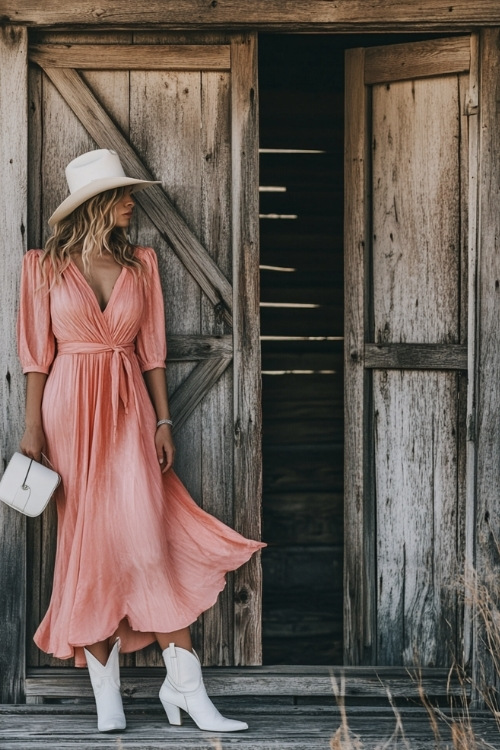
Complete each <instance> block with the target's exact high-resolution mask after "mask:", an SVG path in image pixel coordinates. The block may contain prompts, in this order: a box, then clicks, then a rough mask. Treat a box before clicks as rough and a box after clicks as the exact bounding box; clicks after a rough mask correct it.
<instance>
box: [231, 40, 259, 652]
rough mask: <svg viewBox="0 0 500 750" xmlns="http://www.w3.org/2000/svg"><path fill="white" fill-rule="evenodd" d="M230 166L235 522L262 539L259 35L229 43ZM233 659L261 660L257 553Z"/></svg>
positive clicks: (247, 578)
mask: <svg viewBox="0 0 500 750" xmlns="http://www.w3.org/2000/svg"><path fill="white" fill-rule="evenodd" d="M231 63H232V68H231V133H232V141H231V165H232V220H233V286H234V334H233V335H234V367H233V394H234V398H233V404H234V406H233V409H234V411H233V430H234V433H233V436H234V475H233V492H234V497H238V498H240V500H239V502H237V503H235V506H234V525H235V528H236V530H237V531H239V532H240V533H241V534H243V535H244V536H246V537H248V538H250V539H260V533H261V525H260V523H261V521H260V519H261V512H260V506H261V498H262V451H261V436H262V406H261V399H262V394H261V376H260V369H261V367H260V340H259V330H260V309H259V301H260V288H259V152H258V145H259V108H258V79H257V35H256V34H249V35H246V36H241V37H236V36H235V37H234V38H233V39H232V42H231ZM234 582H235V583H234V603H235V614H234V663H235V664H236V665H247V664H259V663H261V661H262V611H261V610H262V571H261V565H260V555H259V554H256V555H254V556H253V557H252V558H251V559H250V560H249V561H248V563H246V565H244V566H243V567H241V568H239V569H238V570H236V571H235V573H234Z"/></svg>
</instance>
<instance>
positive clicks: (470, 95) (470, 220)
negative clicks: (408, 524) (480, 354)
mask: <svg viewBox="0 0 500 750" xmlns="http://www.w3.org/2000/svg"><path fill="white" fill-rule="evenodd" d="M479 41H480V40H479V34H477V33H476V34H472V36H471V69H470V74H469V86H468V89H467V94H466V97H465V96H464V103H465V114H466V116H465V117H464V118H463V120H466V123H465V122H464V123H463V132H464V133H466V134H467V135H466V138H465V137H464V141H465V140H467V144H468V154H467V158H468V166H467V167H466V173H467V178H468V185H469V194H468V196H467V208H466V209H465V210H464V213H466V215H467V229H466V231H467V234H466V235H464V240H463V246H464V247H466V248H467V258H466V259H464V263H465V262H467V281H468V284H467V290H465V289H464V295H465V294H467V333H466V337H467V346H468V350H469V351H468V360H469V376H468V378H467V396H466V399H467V414H466V419H467V424H466V448H465V452H466V456H465V460H466V467H465V487H464V491H465V500H464V502H465V510H464V513H465V521H464V523H465V528H464V534H465V540H464V547H465V588H466V590H469V589H470V582H471V572H472V568H473V565H474V545H475V542H474V533H475V523H476V481H477V480H476V469H477V463H476V431H475V420H476V406H477V377H476V369H477V333H476V331H477V312H478V305H477V264H478V232H477V227H478V216H479V210H478V201H479V186H478V176H479V117H478V103H479V52H480V46H479ZM464 161H465V158H464V157H463V158H462V163H463V162H464ZM473 617H474V608H473V607H472V606H471V602H470V600H469V599H466V601H465V603H464V654H463V660H464V664H467V665H471V664H472V649H473V632H474V627H473Z"/></svg>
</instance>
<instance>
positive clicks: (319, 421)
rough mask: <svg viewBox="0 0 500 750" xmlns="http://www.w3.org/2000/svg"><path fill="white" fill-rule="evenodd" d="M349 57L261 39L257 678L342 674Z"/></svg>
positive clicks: (321, 40)
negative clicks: (305, 667)
mask: <svg viewBox="0 0 500 750" xmlns="http://www.w3.org/2000/svg"><path fill="white" fill-rule="evenodd" d="M345 46H346V45H345V43H344V42H342V43H341V44H337V43H336V40H335V38H333V37H331V36H324V37H321V36H290V35H287V36H274V35H272V36H271V35H266V36H261V37H260V39H259V71H260V73H259V86H260V147H261V158H260V170H261V171H260V185H261V194H260V197H261V211H260V213H261V222H260V225H261V334H262V380H263V454H264V494H263V498H264V499H263V538H264V539H265V540H266V541H267V542H268V544H269V548H268V549H267V550H266V553H265V554H264V555H263V568H264V571H263V572H264V601H263V657H264V663H265V664H271V663H272V664H325V663H336V664H339V663H342V627H343V625H342V609H343V607H342V589H343V587H342V578H343V572H342V571H343V441H344V438H343V306H344V302H343V240H342V225H343V141H344V135H343V110H344V106H343V92H344V62H343V60H344V49H345Z"/></svg>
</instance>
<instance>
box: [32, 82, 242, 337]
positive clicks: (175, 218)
mask: <svg viewBox="0 0 500 750" xmlns="http://www.w3.org/2000/svg"><path fill="white" fill-rule="evenodd" d="M44 71H45V73H46V74H47V75H48V77H49V78H50V80H51V81H52V83H53V84H54V85H55V86H56V88H57V89H58V91H59V93H60V94H61V96H62V97H63V98H64V99H65V101H66V102H67V104H68V105H69V106H70V107H71V109H72V110H73V112H74V113H75V115H76V116H77V117H78V119H79V120H80V122H81V123H82V125H83V126H84V128H85V129H86V130H87V131H88V133H89V134H90V135H91V136H92V138H93V139H94V140H95V142H96V143H97V145H98V146H99V147H100V148H109V149H114V150H115V151H117V152H118V153H119V155H120V159H121V161H122V164H123V166H124V169H125V171H126V173H127V174H130V175H133V176H134V177H138V178H141V179H145V180H152V179H154V178H153V177H152V175H151V174H150V173H149V171H148V170H147V169H146V168H145V166H144V164H143V163H142V161H141V159H140V158H139V157H138V156H137V154H136V153H135V151H134V149H133V148H132V146H131V145H130V144H129V143H128V141H127V139H126V138H125V137H124V136H123V135H122V134H121V133H120V131H119V129H118V128H117V127H116V125H115V124H114V122H113V121H112V120H111V118H110V117H109V115H108V114H107V112H106V111H105V110H104V108H103V107H101V105H100V104H99V102H98V101H97V99H96V98H95V96H94V95H93V94H92V92H91V91H90V89H89V88H88V87H87V86H86V85H85V83H84V82H83V80H82V79H81V78H80V76H79V75H78V73H77V72H76V71H75V70H70V69H66V68H44ZM135 197H136V198H137V201H138V203H140V205H141V207H142V208H143V209H144V211H145V212H146V213H147V215H148V216H149V218H150V219H151V221H152V222H153V224H155V226H156V227H157V229H158V230H159V231H160V232H161V233H162V234H163V235H164V237H165V238H166V239H167V241H168V243H169V244H170V246H171V247H172V250H173V251H174V252H175V253H176V254H177V255H178V256H179V258H180V260H181V261H182V263H183V264H184V265H185V267H186V268H187V270H188V271H189V272H190V273H191V275H192V276H193V278H194V279H195V280H196V281H197V282H198V284H199V285H200V287H201V288H202V290H203V291H204V292H205V294H206V295H207V297H208V298H209V300H210V301H211V302H212V303H213V305H214V307H215V313H216V315H219V314H220V315H223V316H224V317H225V319H226V320H227V322H228V323H230V322H231V310H232V304H233V293H232V288H231V284H230V283H229V282H228V280H227V279H226V278H225V276H224V275H223V274H222V273H221V271H220V269H219V267H218V266H217V265H216V263H214V261H213V260H212V258H211V257H210V256H209V255H208V253H207V251H206V250H205V248H204V247H203V246H202V244H201V243H200V242H199V240H198V239H197V237H196V236H195V235H194V234H193V232H192V231H191V230H190V229H189V227H188V226H187V224H186V222H185V221H184V220H183V219H182V217H181V216H180V215H179V213H178V212H177V211H176V209H175V207H174V206H173V204H172V202H171V201H170V199H169V198H168V197H167V195H166V193H165V191H164V190H162V188H161V187H160V186H158V185H153V186H152V187H150V188H149V189H148V190H141V191H139V192H138V193H136V194H135Z"/></svg>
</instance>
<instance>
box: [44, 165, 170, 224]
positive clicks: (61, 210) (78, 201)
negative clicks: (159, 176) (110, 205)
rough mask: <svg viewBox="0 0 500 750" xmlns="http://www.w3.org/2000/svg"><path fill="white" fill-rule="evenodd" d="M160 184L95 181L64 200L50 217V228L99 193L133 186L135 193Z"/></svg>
mask: <svg viewBox="0 0 500 750" xmlns="http://www.w3.org/2000/svg"><path fill="white" fill-rule="evenodd" d="M159 184H161V180H136V179H134V178H133V177H103V178H101V179H99V180H93V181H92V182H89V184H88V185H85V186H84V187H82V188H80V190H75V192H74V193H71V195H68V197H67V198H66V199H65V200H63V202H62V203H61V204H60V205H59V206H58V207H57V208H56V210H55V211H54V213H53V214H52V216H51V217H50V219H49V226H51V227H53V226H54V224H57V222H58V221H61V219H65V218H66V216H69V214H70V213H72V212H73V211H74V210H75V208H78V206H81V205H82V203H85V201H87V200H88V199H89V198H93V197H94V196H95V195H99V193H104V191H105V190H114V189H115V188H119V187H129V186H133V191H132V192H134V193H135V192H137V191H138V190H143V189H144V188H147V187H149V185H159Z"/></svg>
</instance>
